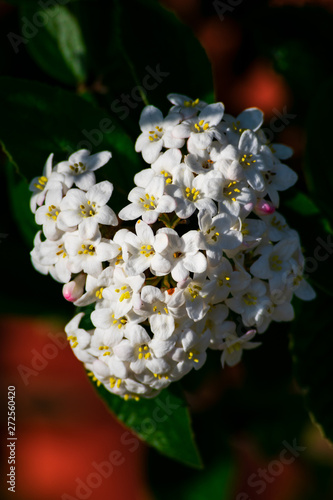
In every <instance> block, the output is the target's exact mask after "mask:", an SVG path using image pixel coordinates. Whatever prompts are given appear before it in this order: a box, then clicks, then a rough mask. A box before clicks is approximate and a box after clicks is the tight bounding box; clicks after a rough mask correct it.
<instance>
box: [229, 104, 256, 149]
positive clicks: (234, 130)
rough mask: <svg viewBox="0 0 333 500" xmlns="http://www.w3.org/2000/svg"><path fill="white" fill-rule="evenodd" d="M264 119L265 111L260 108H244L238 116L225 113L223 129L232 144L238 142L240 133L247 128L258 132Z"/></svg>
mask: <svg viewBox="0 0 333 500" xmlns="http://www.w3.org/2000/svg"><path fill="white" fill-rule="evenodd" d="M263 121H264V115H263V112H262V111H261V110H260V109H258V108H247V109H244V111H242V112H241V113H240V114H239V115H238V116H237V117H236V118H234V117H233V116H231V115H227V114H225V115H224V116H223V122H222V123H221V129H222V130H223V131H224V132H226V134H227V137H228V139H229V141H230V142H231V143H232V144H236V145H237V143H238V140H239V135H240V134H242V133H243V132H244V131H245V130H252V131H253V132H256V131H257V130H258V129H259V128H260V127H261V125H262V123H263Z"/></svg>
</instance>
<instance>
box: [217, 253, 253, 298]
mask: <svg viewBox="0 0 333 500" xmlns="http://www.w3.org/2000/svg"><path fill="white" fill-rule="evenodd" d="M208 276H209V278H210V280H211V281H212V282H213V283H214V289H213V293H212V295H213V296H212V298H211V302H212V303H213V304H217V303H218V302H223V301H224V300H225V299H226V298H227V297H228V295H229V294H230V293H232V294H237V293H239V292H241V291H242V290H244V289H245V288H246V287H248V286H249V284H250V282H251V276H250V275H249V274H248V273H247V272H245V271H237V270H236V271H234V270H233V267H232V265H231V263H230V261H229V260H228V259H226V258H225V257H222V258H221V260H220V262H219V263H218V265H217V266H215V267H211V266H209V268H208Z"/></svg>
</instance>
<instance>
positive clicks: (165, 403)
mask: <svg viewBox="0 0 333 500" xmlns="http://www.w3.org/2000/svg"><path fill="white" fill-rule="evenodd" d="M94 385H95V388H96V390H97V393H98V394H99V396H101V398H102V399H103V400H104V402H105V403H106V405H107V407H108V408H109V409H110V410H111V411H112V413H114V414H115V415H116V417H117V418H118V419H119V420H120V421H121V422H123V423H124V424H125V425H126V426H127V427H129V428H130V429H131V430H132V431H133V432H134V433H135V434H136V435H137V436H139V437H140V438H141V439H143V440H144V441H145V442H146V443H148V444H149V445H151V446H153V447H154V448H156V450H158V451H159V452H160V453H162V454H164V455H166V456H168V457H170V458H172V459H174V460H178V461H179V462H182V463H184V464H186V465H188V466H190V467H195V468H201V467H202V463H201V458H200V455H199V452H198V450H197V448H196V445H195V441H194V437H193V433H192V429H191V421H190V415H189V411H188V409H187V406H186V402H185V400H184V399H183V397H182V396H181V393H180V391H179V390H176V387H175V384H173V388H172V390H171V389H164V390H163V391H162V392H161V393H160V394H159V395H158V396H156V397H155V398H152V399H144V398H142V399H140V401H135V400H133V399H129V400H127V401H125V400H124V399H123V398H120V397H119V396H115V395H114V394H111V393H110V392H109V391H108V390H107V389H105V387H103V386H99V387H97V386H96V384H94Z"/></svg>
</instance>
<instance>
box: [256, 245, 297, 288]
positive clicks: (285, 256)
mask: <svg viewBox="0 0 333 500" xmlns="http://www.w3.org/2000/svg"><path fill="white" fill-rule="evenodd" d="M297 247H298V241H297V240H295V239H284V240H282V241H279V243H277V244H276V245H267V246H264V247H261V248H259V249H258V252H259V253H260V257H259V259H258V260H256V261H255V262H254V264H252V266H251V268H250V272H251V273H252V274H253V276H256V277H257V278H261V279H268V280H269V287H270V290H271V292H273V291H274V290H279V289H281V288H283V287H284V284H285V281H286V278H287V275H288V273H289V272H290V271H291V269H292V262H293V261H292V260H291V257H292V255H293V253H294V252H295V250H296V249H297Z"/></svg>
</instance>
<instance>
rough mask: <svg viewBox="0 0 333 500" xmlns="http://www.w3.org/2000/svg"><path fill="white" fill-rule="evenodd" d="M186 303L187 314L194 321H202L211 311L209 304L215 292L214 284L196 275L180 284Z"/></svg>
mask: <svg viewBox="0 0 333 500" xmlns="http://www.w3.org/2000/svg"><path fill="white" fill-rule="evenodd" d="M178 288H179V289H180V290H182V292H183V294H184V298H185V301H186V312H187V314H188V316H189V318H191V319H192V320H193V321H200V320H201V319H202V318H203V317H204V316H205V314H206V313H207V311H208V309H209V302H210V298H211V296H212V293H213V290H214V282H212V281H209V280H206V279H205V278H204V277H200V276H199V277H198V276H197V275H195V277H194V279H191V278H188V279H187V280H185V281H182V282H180V283H178Z"/></svg>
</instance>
